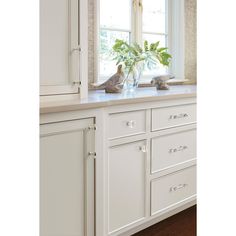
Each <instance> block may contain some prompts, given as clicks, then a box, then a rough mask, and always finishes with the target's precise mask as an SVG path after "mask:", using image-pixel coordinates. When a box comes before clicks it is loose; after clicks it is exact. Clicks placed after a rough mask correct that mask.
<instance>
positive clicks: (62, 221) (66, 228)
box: [40, 119, 94, 236]
mask: <svg viewBox="0 0 236 236" xmlns="http://www.w3.org/2000/svg"><path fill="white" fill-rule="evenodd" d="M92 124H93V119H86V120H81V121H80V120H77V121H68V122H60V123H54V124H47V125H42V126H41V141H40V142H41V143H40V150H41V153H40V235H41V236H58V235H60V236H93V235H94V209H91V208H88V204H90V205H91V206H92V208H93V207H94V193H93V191H94V182H93V181H94V161H93V160H92V159H87V158H86V155H85V153H86V152H87V149H89V148H92V146H93V145H94V143H93V136H91V135H90V134H87V131H86V128H87V127H88V126H89V125H92ZM87 135H88V137H87ZM87 140H89V142H87ZM85 212H86V214H85ZM86 216H87V217H86ZM88 219H89V221H88ZM88 226H89V227H88Z"/></svg>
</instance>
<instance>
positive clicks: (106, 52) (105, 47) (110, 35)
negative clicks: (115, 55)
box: [99, 30, 130, 80]
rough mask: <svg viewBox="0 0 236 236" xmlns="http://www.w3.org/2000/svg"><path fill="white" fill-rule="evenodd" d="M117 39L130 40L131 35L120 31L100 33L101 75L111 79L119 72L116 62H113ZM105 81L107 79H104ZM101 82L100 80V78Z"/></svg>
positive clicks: (102, 31)
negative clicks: (113, 49)
mask: <svg viewBox="0 0 236 236" xmlns="http://www.w3.org/2000/svg"><path fill="white" fill-rule="evenodd" d="M116 39H123V40H125V41H126V42H129V40H130V33H128V32H120V31H110V30H101V31H100V58H99V62H100V75H101V76H106V77H109V76H111V75H112V74H114V73H115V72H116V70H117V68H116V62H115V61H113V60H112V56H111V49H112V47H113V45H114V44H115V40H116ZM104 79H105V78H104ZM99 80H100V78H99Z"/></svg>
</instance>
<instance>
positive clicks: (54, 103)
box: [40, 85, 197, 114]
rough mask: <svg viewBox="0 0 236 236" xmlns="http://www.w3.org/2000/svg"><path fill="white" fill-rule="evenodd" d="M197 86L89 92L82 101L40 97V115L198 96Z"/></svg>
mask: <svg viewBox="0 0 236 236" xmlns="http://www.w3.org/2000/svg"><path fill="white" fill-rule="evenodd" d="M196 89H197V87H196V85H175V86H170V89H169V90H156V88H153V87H151V88H138V89H137V90H136V91H135V92H134V93H128V92H127V91H124V92H123V93H121V94H106V93H105V92H104V90H96V91H89V94H88V98H86V99H80V98H79V95H78V94H68V95H54V96H42V97H40V113H41V114H43V113H52V112H62V111H73V110H81V109H92V108H99V107H107V106H113V105H121V104H131V103H140V102H151V101H159V100H167V99H175V98H188V97H195V96H196Z"/></svg>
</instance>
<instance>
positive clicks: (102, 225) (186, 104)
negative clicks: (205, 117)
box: [40, 95, 197, 236]
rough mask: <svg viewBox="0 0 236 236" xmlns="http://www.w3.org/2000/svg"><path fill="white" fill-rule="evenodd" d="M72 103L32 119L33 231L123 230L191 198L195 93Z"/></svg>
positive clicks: (89, 235) (126, 235)
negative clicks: (35, 150)
mask: <svg viewBox="0 0 236 236" xmlns="http://www.w3.org/2000/svg"><path fill="white" fill-rule="evenodd" d="M119 96H120V95H119ZM60 97H63V96H60ZM65 97H67V98H69V97H72V96H71V95H65ZM73 97H74V96H73ZM44 98H45V97H44ZM47 100H48V101H50V102H51V103H50V104H52V100H51V99H49V98H47ZM74 101H75V100H72V105H73V106H72V107H70V109H68V110H64V109H67V106H66V104H67V103H65V100H63V103H62V105H61V106H63V108H62V111H58V110H52V111H51V112H49V113H43V114H41V117H40V118H41V119H40V120H41V127H40V131H41V145H40V146H41V206H40V208H41V235H40V236H130V235H133V234H134V233H136V232H138V231H140V230H142V229H144V228H147V227H149V226H151V225H153V224H155V223H158V222H160V221H161V220H163V219H165V218H167V217H170V216H172V215H174V214H176V213H178V212H180V211H182V210H184V209H186V208H188V207H191V206H193V205H195V204H196V128H197V125H196V111H195V109H196V99H195V97H193V98H181V99H168V100H164V101H163V100H160V101H151V102H150V103H143V102H141V103H135V104H123V103H122V104H120V105H114V106H113V105H112V101H109V103H108V104H107V105H106V104H105V105H104V106H105V107H99V106H98V104H97V101H96V103H95V105H94V107H92V108H91V107H90V104H88V108H87V109H84V105H86V104H84V103H81V105H82V106H81V110H80V109H78V110H76V109H75V107H74V105H75V103H74ZM53 106H55V108H58V107H57V106H58V103H56V104H55V105H53ZM90 117H93V118H90ZM95 121H96V122H95ZM95 123H96V128H97V129H96V132H95V131H93V130H94V129H95ZM88 127H90V128H88ZM89 152H91V155H90V156H89V155H88V153H89ZM92 154H94V155H95V154H96V155H95V156H92ZM95 203H96V204H95Z"/></svg>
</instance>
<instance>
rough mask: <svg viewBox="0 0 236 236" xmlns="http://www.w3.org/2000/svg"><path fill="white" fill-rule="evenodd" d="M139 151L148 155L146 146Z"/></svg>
mask: <svg viewBox="0 0 236 236" xmlns="http://www.w3.org/2000/svg"><path fill="white" fill-rule="evenodd" d="M139 150H140V151H142V152H143V153H146V152H147V147H146V146H145V145H144V146H140V147H139Z"/></svg>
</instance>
